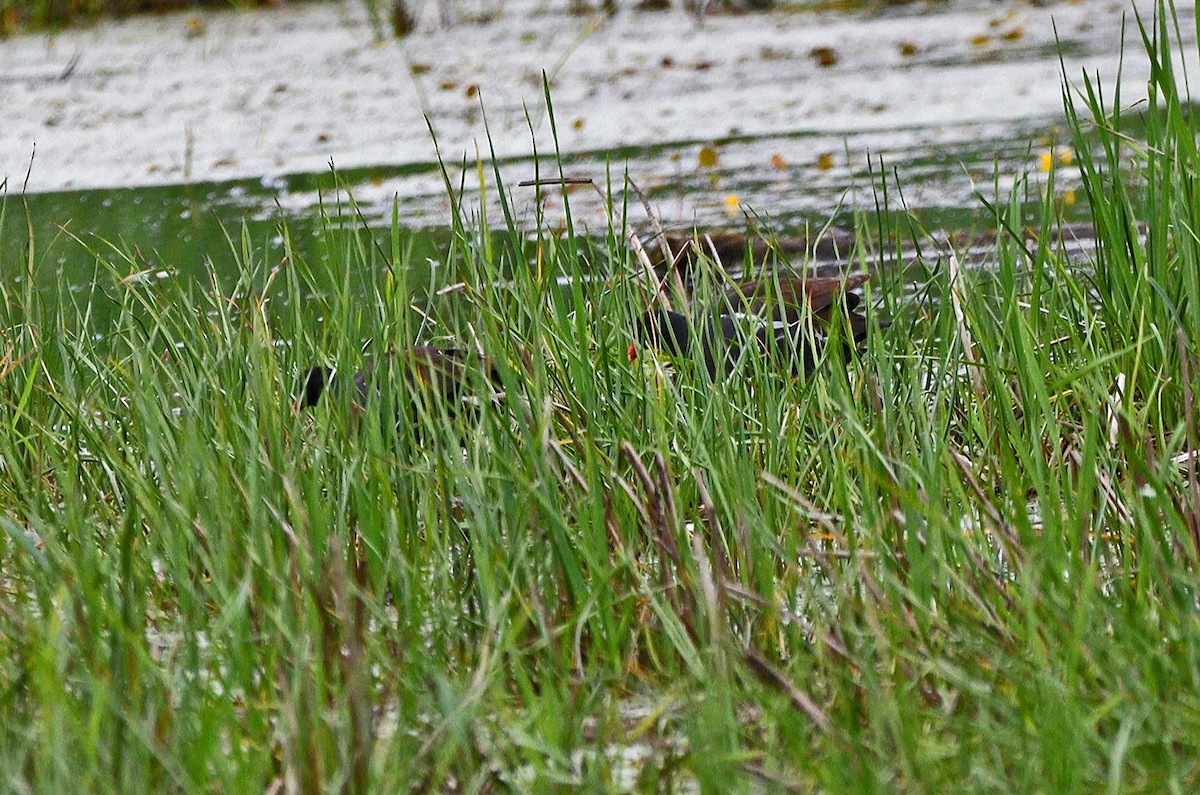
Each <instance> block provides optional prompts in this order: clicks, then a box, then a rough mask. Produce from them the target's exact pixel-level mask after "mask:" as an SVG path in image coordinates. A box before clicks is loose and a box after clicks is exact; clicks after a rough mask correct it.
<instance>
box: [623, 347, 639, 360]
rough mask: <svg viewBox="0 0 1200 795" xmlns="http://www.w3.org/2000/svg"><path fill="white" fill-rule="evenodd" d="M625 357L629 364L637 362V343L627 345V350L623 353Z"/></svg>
mask: <svg viewBox="0 0 1200 795" xmlns="http://www.w3.org/2000/svg"><path fill="white" fill-rule="evenodd" d="M625 355H626V356H628V357H629V363H630V364H633V363H634V362H636V361H637V356H638V354H637V343H636V342H631V343H629V350H627V351H625Z"/></svg>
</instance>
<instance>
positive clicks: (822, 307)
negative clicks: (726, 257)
mask: <svg viewBox="0 0 1200 795" xmlns="http://www.w3.org/2000/svg"><path fill="white" fill-rule="evenodd" d="M868 278H869V276H868V274H863V273H860V274H855V275H853V276H847V277H846V278H844V279H843V278H831V277H816V276H813V277H807V278H805V277H780V278H778V279H774V278H767V279H756V280H751V281H746V282H740V283H738V284H736V285H733V286H731V287H729V288H728V289H726V290H725V293H724V295H723V296H722V300H723V302H724V306H725V307H726V308H727V310H728V311H732V312H745V313H747V314H754V315H759V316H761V317H764V318H769V319H771V320H778V321H784V322H787V323H797V322H800V321H802V320H803V319H804V318H805V316H806V314H808V313H811V314H812V316H813V317H816V318H818V319H820V320H823V321H825V322H828V321H829V318H830V317H831V316H832V314H831V313H832V312H834V311H835V310H841V311H843V312H845V313H847V314H850V313H853V312H854V310H855V309H856V308H857V307H858V305H859V304H860V303H862V299H861V298H860V297H859V296H858V295H856V294H854V293H851V292H849V291H850V290H854V289H856V288H858V287H861V286H862V284H863V283H864V282H866V280H867V279H868Z"/></svg>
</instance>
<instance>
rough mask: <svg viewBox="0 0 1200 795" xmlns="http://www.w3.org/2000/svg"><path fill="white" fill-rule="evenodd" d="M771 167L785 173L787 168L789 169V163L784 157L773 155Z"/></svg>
mask: <svg viewBox="0 0 1200 795" xmlns="http://www.w3.org/2000/svg"><path fill="white" fill-rule="evenodd" d="M771 165H773V166H775V168H777V169H779V170H780V171H783V170H784V169H785V168H787V161H786V160H784V159H783V155H780V154H774V155H771Z"/></svg>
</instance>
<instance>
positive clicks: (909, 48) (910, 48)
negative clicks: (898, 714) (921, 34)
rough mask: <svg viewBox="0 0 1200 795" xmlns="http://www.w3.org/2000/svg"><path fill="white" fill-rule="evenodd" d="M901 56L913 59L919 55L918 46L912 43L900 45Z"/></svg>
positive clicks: (903, 42) (905, 42) (901, 43)
mask: <svg viewBox="0 0 1200 795" xmlns="http://www.w3.org/2000/svg"><path fill="white" fill-rule="evenodd" d="M899 48H900V54H901V55H903V56H904V57H905V58H911V57H913V56H914V55H916V54H917V45H915V44H913V43H912V42H911V41H902V42H900V44H899Z"/></svg>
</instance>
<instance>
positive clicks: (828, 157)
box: [817, 152, 833, 171]
mask: <svg viewBox="0 0 1200 795" xmlns="http://www.w3.org/2000/svg"><path fill="white" fill-rule="evenodd" d="M831 168H833V153H832V152H822V153H821V154H819V155H817V171H828V170H829V169H831Z"/></svg>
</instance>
